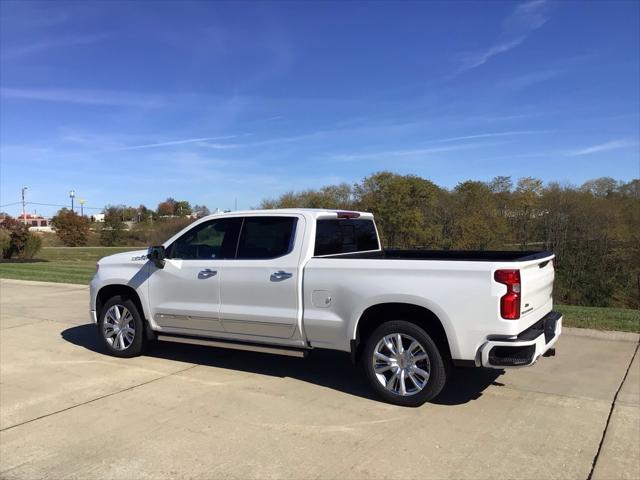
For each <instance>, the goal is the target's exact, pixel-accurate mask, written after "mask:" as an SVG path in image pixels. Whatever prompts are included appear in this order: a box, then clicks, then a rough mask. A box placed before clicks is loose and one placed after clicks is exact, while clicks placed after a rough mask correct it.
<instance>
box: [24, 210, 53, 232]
mask: <svg viewBox="0 0 640 480" xmlns="http://www.w3.org/2000/svg"><path fill="white" fill-rule="evenodd" d="M16 220H18V222H20V223H25V224H26V225H27V226H28V227H29V230H33V231H36V232H52V231H53V229H52V228H51V219H50V218H46V217H43V216H42V215H38V214H35V213H33V214H32V213H25V214H24V215H22V214H20V216H18V217H17V218H16ZM25 220H26V221H25Z"/></svg>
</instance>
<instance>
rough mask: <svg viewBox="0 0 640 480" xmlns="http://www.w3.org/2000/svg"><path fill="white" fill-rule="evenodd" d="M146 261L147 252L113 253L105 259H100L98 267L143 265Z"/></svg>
mask: <svg viewBox="0 0 640 480" xmlns="http://www.w3.org/2000/svg"><path fill="white" fill-rule="evenodd" d="M146 261H147V250H146V249H144V250H133V251H131V252H122V253H114V254H113V255H109V256H106V257H102V258H101V259H100V260H99V261H98V264H99V265H115V264H120V265H122V264H130V263H139V264H144V263H145V262H146Z"/></svg>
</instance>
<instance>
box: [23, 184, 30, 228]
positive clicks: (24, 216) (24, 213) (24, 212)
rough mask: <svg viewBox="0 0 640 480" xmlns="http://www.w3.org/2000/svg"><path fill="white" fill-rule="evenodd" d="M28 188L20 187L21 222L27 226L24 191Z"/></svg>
mask: <svg viewBox="0 0 640 480" xmlns="http://www.w3.org/2000/svg"><path fill="white" fill-rule="evenodd" d="M27 188H29V187H22V221H23V223H24V224H25V225H26V224H27V212H26V211H25V201H24V191H25V190H26V189H27Z"/></svg>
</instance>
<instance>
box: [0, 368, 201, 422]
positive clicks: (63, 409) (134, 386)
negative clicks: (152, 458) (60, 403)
mask: <svg viewBox="0 0 640 480" xmlns="http://www.w3.org/2000/svg"><path fill="white" fill-rule="evenodd" d="M199 365H200V364H198V363H196V364H194V365H191V366H190V367H187V368H183V369H182V370H177V371H175V372H172V373H169V374H168V375H162V376H161V377H157V378H153V379H151V380H148V381H146V382H142V383H139V384H137V385H132V386H130V387H127V388H123V389H122V390H118V391H117V392H111V393H107V394H105V395H101V396H99V397H96V398H92V399H90V400H86V401H84V402H80V403H77V404H76V405H71V406H70V407H66V408H62V409H60V410H56V411H55V412H50V413H46V414H44V415H40V416H39V417H36V418H32V419H30V420H25V421H24V422H20V423H16V424H15V425H11V426H9V427H5V428H2V429H0V432H6V431H7V430H11V429H13V428H17V427H21V426H22V425H26V424H28V423H32V422H36V421H38V420H42V419H43V418H47V417H51V416H53V415H57V414H58V413H63V412H66V411H68V410H72V409H74V408H77V407H82V406H83V405H88V404H90V403H93V402H97V401H98V400H102V399H103V398H109V397H112V396H114V395H118V394H120V393H124V392H128V391H129V390H133V389H135V388H138V387H144V386H145V385H149V384H150V383H153V382H156V381H158V380H162V379H164V378H167V377H171V376H173V375H177V374H179V373H182V372H186V371H187V370H191V369H192V368H195V367H197V366H199Z"/></svg>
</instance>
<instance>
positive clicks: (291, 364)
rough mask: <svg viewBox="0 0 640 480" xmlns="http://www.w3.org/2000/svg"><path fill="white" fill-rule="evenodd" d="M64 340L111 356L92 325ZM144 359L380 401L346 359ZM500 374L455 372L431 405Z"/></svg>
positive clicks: (194, 351)
mask: <svg viewBox="0 0 640 480" xmlns="http://www.w3.org/2000/svg"><path fill="white" fill-rule="evenodd" d="M61 335H62V338H63V339H64V340H66V341H67V342H69V343H72V344H74V345H78V346H80V347H84V348H86V349H87V350H91V351H93V352H96V353H100V354H104V355H107V353H106V349H105V348H104V347H103V346H102V344H101V343H100V339H99V337H98V333H97V331H96V326H95V325H94V324H87V325H80V326H77V327H72V328H68V329H66V330H64V331H63V332H62V333H61ZM144 356H147V357H155V358H163V359H167V360H173V361H178V362H185V363H193V364H198V365H203V366H210V367H216V368H225V369H229V370H237V371H242V372H249V373H255V374H257V375H269V376H275V377H282V378H284V377H289V378H295V379H297V380H300V381H303V382H308V383H312V384H315V385H320V386H323V387H327V388H331V389H333V390H337V391H340V392H343V393H347V394H349V395H355V396H358V397H363V398H367V399H371V400H376V401H377V400H379V399H378V397H376V396H375V394H374V393H373V392H372V391H371V389H370V388H369V386H368V385H367V382H366V380H365V378H364V375H363V374H362V371H361V369H360V368H359V367H357V366H354V365H353V364H352V363H351V358H350V355H349V354H348V353H344V352H337V351H333V350H314V351H312V352H311V353H310V354H309V356H308V357H307V358H306V359H301V358H292V357H285V356H280V355H270V354H264V353H255V352H246V351H238V350H229V349H222V348H213V347H203V346H198V345H183V344H179V343H171V342H156V343H151V344H150V345H148V348H147V349H146V351H145V353H144ZM502 373H504V372H503V371H502V370H494V369H484V368H452V371H451V374H452V375H451V378H450V379H449V381H448V383H447V386H446V387H445V389H444V390H443V391H442V393H441V394H440V395H439V396H438V397H437V398H436V399H435V400H433V401H432V402H431V403H435V404H439V405H460V404H464V403H467V402H470V401H472V400H475V399H477V398H479V397H480V396H481V395H482V392H483V391H484V390H485V389H486V388H487V387H489V386H490V385H498V386H500V385H501V384H500V383H499V382H497V381H496V379H497V378H498V377H499V376H500V375H502Z"/></svg>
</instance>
